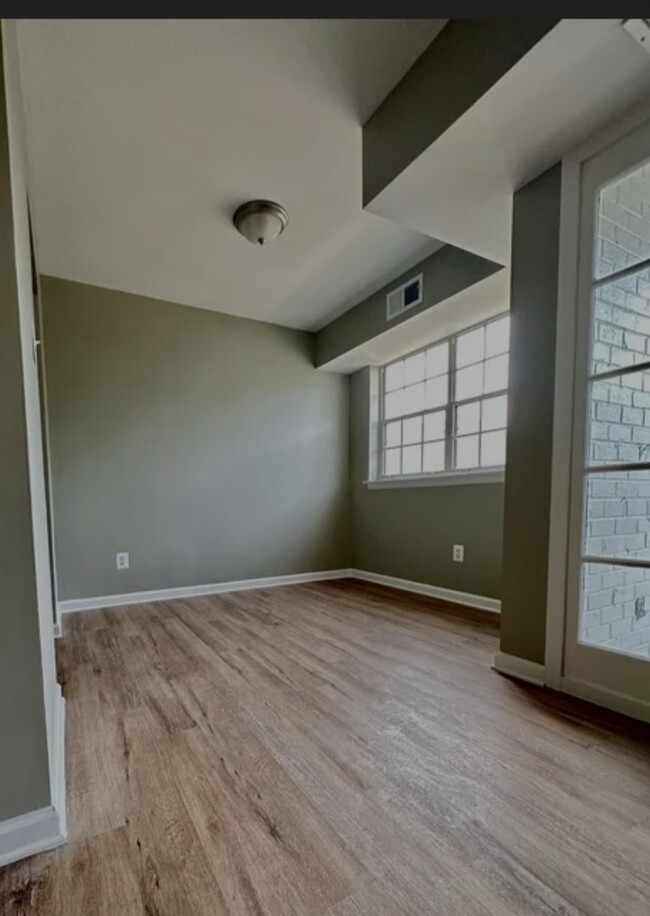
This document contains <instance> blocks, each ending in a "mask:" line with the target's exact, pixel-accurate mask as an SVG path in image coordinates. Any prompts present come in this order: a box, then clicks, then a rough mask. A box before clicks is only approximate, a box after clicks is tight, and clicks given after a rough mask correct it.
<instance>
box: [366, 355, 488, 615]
mask: <svg viewBox="0 0 650 916" xmlns="http://www.w3.org/2000/svg"><path fill="white" fill-rule="evenodd" d="M369 386H370V370H368V369H362V370H360V371H359V372H356V373H355V374H354V375H353V376H352V377H351V388H350V471H351V494H352V526H353V552H352V565H353V566H354V567H355V568H357V569H364V570H368V571H370V572H376V573H382V574H384V575H388V576H397V577H399V578H401V579H411V580H413V581H415V582H424V583H426V584H428V585H437V586H441V587H443V588H451V589H455V590H457V591H463V592H469V593H471V594H475V595H484V596H486V597H489V598H500V597H501V543H502V531H503V484H502V483H492V484H487V483H482V484H472V485H467V486H450V487H414V488H407V487H399V488H398V487H396V488H394V489H385V490H384V489H376V490H375V489H368V487H367V486H366V485H365V484H364V480H366V479H367V477H368V449H369V445H368V443H369V438H370V435H369V403H370V387H369ZM453 544H464V545H465V562H464V563H454V562H453V561H452V558H451V553H452V545H453Z"/></svg>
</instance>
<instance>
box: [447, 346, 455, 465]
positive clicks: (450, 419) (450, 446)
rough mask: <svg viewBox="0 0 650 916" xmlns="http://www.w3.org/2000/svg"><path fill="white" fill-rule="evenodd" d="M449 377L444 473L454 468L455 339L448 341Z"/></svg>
mask: <svg viewBox="0 0 650 916" xmlns="http://www.w3.org/2000/svg"><path fill="white" fill-rule="evenodd" d="M448 365H449V376H448V378H447V407H446V409H445V471H451V470H453V466H454V399H455V397H456V337H452V338H451V339H450V341H449V363H448Z"/></svg>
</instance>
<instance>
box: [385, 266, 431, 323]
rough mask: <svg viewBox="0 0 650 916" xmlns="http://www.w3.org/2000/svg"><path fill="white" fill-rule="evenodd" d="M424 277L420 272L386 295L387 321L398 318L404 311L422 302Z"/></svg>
mask: <svg viewBox="0 0 650 916" xmlns="http://www.w3.org/2000/svg"><path fill="white" fill-rule="evenodd" d="M422 287H423V277H422V274H418V275H417V277H412V278H411V279H410V280H407V281H406V283H402V285H401V286H398V287H397V289H392V290H391V291H390V292H389V293H388V295H387V296H386V321H392V320H393V318H398V317H399V316H400V315H403V314H404V312H408V310H409V309H412V308H414V307H415V306H416V305H420V303H421V302H422Z"/></svg>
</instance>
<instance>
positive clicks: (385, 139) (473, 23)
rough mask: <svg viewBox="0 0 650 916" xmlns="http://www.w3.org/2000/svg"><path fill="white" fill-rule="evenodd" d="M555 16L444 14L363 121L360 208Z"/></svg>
mask: <svg viewBox="0 0 650 916" xmlns="http://www.w3.org/2000/svg"><path fill="white" fill-rule="evenodd" d="M559 21H560V20H559V19H451V20H450V21H449V22H448V23H447V25H446V26H445V27H444V28H443V29H442V31H441V32H440V34H439V35H438V36H437V37H436V38H435V39H434V40H433V41H432V42H431V44H430V45H429V47H428V48H427V49H426V50H425V51H424V52H423V53H422V54H421V55H420V57H419V58H418V59H417V60H416V62H415V63H414V64H413V66H412V67H411V69H410V70H408V72H407V73H406V74H405V75H404V77H403V78H402V79H401V80H400V82H399V83H398V84H397V86H395V88H394V89H393V90H392V92H390V93H389V95H388V96H387V97H386V98H385V99H384V101H383V102H382V103H381V105H380V106H379V108H378V109H377V110H376V111H375V113H374V114H373V115H372V116H371V117H370V119H369V120H368V121H367V122H366V124H365V125H364V128H363V205H364V207H367V206H368V204H370V202H371V201H373V200H374V199H375V198H376V197H377V196H378V195H379V194H380V193H381V192H382V191H383V190H384V189H385V188H386V187H387V186H388V185H389V184H390V183H391V182H392V181H394V179H395V178H396V177H397V176H398V175H399V174H400V173H401V172H403V171H404V170H405V169H406V168H407V167H408V166H409V165H410V164H411V163H412V162H413V161H414V160H415V159H416V158H417V157H418V156H419V155H420V154H421V153H423V152H424V151H425V150H426V149H427V148H428V147H429V146H431V144H432V143H434V142H435V141H436V140H437V139H438V137H440V136H441V135H442V134H443V133H444V132H445V131H446V130H448V128H449V127H451V125H452V124H454V122H456V121H457V120H458V119H459V118H461V117H462V115H463V114H464V113H465V112H466V111H468V110H469V109H470V108H471V107H472V105H474V104H475V102H477V101H478V99H480V98H481V97H482V96H483V95H485V93H486V92H488V90H489V89H491V88H492V87H493V86H494V85H495V84H496V83H497V82H498V80H500V79H501V77H502V76H503V75H504V74H505V73H507V72H508V70H510V69H511V68H512V67H514V66H515V64H516V63H517V62H518V61H520V60H521V59H522V58H523V57H524V56H525V55H526V54H527V53H528V52H529V51H530V50H531V48H533V47H534V46H535V45H536V44H537V43H538V42H539V41H540V40H541V39H542V38H543V37H544V36H545V35H546V34H547V33H548V32H549V31H550V30H551V29H552V28H553V27H554V26H555V25H557V23H558V22H559Z"/></svg>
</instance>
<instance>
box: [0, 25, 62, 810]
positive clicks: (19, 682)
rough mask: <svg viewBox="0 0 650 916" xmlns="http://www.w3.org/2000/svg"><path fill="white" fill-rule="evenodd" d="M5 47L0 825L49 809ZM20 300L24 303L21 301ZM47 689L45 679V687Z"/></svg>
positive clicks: (18, 198)
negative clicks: (33, 812) (3, 822)
mask: <svg viewBox="0 0 650 916" xmlns="http://www.w3.org/2000/svg"><path fill="white" fill-rule="evenodd" d="M11 51H12V48H8V47H7V44H6V31H4V30H3V38H2V48H1V49H0V296H1V302H2V305H1V307H0V392H2V401H1V405H0V470H1V473H0V582H1V583H2V601H0V821H3V820H5V819H7V818H13V817H16V816H18V815H21V814H27V813H29V812H31V811H35V810H37V809H39V808H43V807H46V806H48V805H50V804H51V795H50V783H49V772H48V744H47V731H46V712H45V695H44V676H43V667H42V654H41V641H40V631H39V611H38V591H37V570H36V557H35V552H34V530H33V524H32V493H31V483H32V481H31V478H30V467H29V454H28V438H27V437H28V427H27V417H26V401H25V398H26V393H25V380H24V376H23V354H22V352H21V350H22V344H21V326H20V324H21V323H20V309H21V299H20V297H21V296H27V297H31V286H30V282H29V277H30V265H29V239H28V237H27V235H26V232H25V229H26V225H25V224H24V223H22V224H21V222H20V219H19V216H20V214H21V212H22V214H23V215H24V207H25V201H26V193H27V192H26V187H25V184H24V176H23V175H22V172H21V168H20V164H19V163H18V161H17V158H18V155H17V154H18V153H19V152H20V149H19V145H18V138H17V137H16V136H15V135H14V133H13V131H12V137H11V140H10V138H9V131H8V126H7V115H8V110H9V111H11V110H12V109H13V112H14V115H15V114H16V107H17V106H18V105H19V104H20V100H19V98H17V83H16V73H17V61H16V59H15V51H14V53H13V54H11ZM10 55H11V56H10ZM7 58H8V60H7ZM4 65H6V66H7V69H6V72H7V84H5V76H4V74H5V67H4ZM11 76H13V78H12V79H11V83H10V82H9V80H10V77H11ZM10 86H11V88H10ZM12 93H13V96H12ZM10 148H11V160H10ZM14 157H16V158H14ZM21 179H22V180H21ZM25 281H26V283H25ZM22 304H23V305H24V306H30V307H31V303H28V302H25V301H24V300H23V301H22ZM50 626H51V623H50ZM49 648H50V651H51V646H50V647H49ZM50 686H51V685H50V684H49V683H48V684H47V687H48V689H49V688H50Z"/></svg>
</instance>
